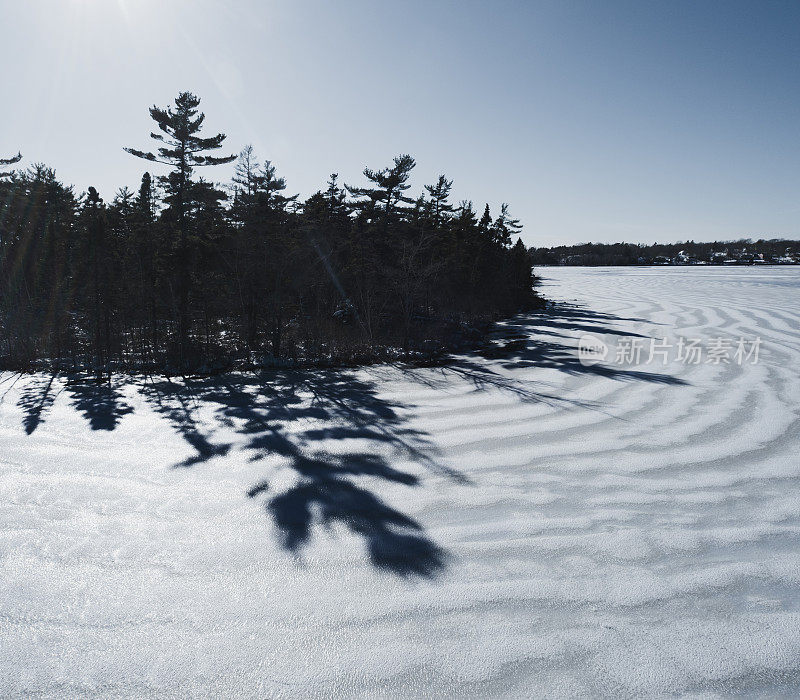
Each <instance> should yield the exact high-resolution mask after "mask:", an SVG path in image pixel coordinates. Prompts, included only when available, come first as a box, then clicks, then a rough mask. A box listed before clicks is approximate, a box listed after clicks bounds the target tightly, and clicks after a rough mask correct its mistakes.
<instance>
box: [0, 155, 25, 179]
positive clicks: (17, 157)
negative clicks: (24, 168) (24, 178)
mask: <svg viewBox="0 0 800 700" xmlns="http://www.w3.org/2000/svg"><path fill="white" fill-rule="evenodd" d="M21 160H22V154H21V153H17V155H15V156H12V157H11V158H0V167H2V166H6V165H14V163H19V162H20V161H21ZM13 173H14V171H13V170H12V171H10V172H5V173H3V172H0V177H10V176H11V175H12V174H13Z"/></svg>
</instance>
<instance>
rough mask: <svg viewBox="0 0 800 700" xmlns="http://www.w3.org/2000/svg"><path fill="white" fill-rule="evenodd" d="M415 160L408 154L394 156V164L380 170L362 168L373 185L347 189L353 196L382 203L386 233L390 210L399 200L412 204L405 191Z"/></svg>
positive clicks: (392, 209) (391, 210) (412, 201)
mask: <svg viewBox="0 0 800 700" xmlns="http://www.w3.org/2000/svg"><path fill="white" fill-rule="evenodd" d="M416 164H417V163H416V161H415V160H414V159H413V158H412V157H411V156H410V155H408V154H402V155H399V156H396V157H395V159H394V165H393V166H392V167H390V168H383V169H382V170H372V169H371V168H364V177H366V178H367V180H369V181H370V182H372V183H374V184H375V185H376V186H375V187H350V186H349V185H348V186H347V189H348V190H349V191H350V193H351V194H352V195H353V196H355V197H366V198H367V200H365V201H366V202H372V203H373V204H375V203H377V202H382V203H383V213H384V216H383V230H384V233H386V231H387V229H388V227H389V220H390V218H391V215H392V212H393V211H394V209H395V208H396V207H397V206H398V205H399V203H400V202H405V203H407V204H413V203H414V200H413V199H410V198H409V197H405V196H404V195H403V192H405V191H406V190H407V189H408V188H409V187H411V185H409V184H408V178H409V176H410V175H411V171H412V170H413V169H414V166H415V165H416Z"/></svg>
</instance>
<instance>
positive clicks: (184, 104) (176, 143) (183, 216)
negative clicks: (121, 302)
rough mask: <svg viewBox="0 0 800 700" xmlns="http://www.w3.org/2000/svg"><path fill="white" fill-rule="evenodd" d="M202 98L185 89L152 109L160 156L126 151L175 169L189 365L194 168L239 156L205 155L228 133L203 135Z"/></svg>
mask: <svg viewBox="0 0 800 700" xmlns="http://www.w3.org/2000/svg"><path fill="white" fill-rule="evenodd" d="M199 105H200V98H199V97H196V96H195V95H193V94H192V93H190V92H181V93H180V94H179V95H178V97H177V98H176V99H175V107H174V109H173V107H171V106H169V107H166V108H164V109H162V108H160V107H156V106H155V105H154V106H153V107H151V108H150V116H151V117H152V119H153V121H155V122H156V124H157V125H158V128H159V129H160V130H161V131H162V132H163V133H162V134H157V133H151V134H150V136H151V137H152V138H153V139H154V140H156V141H159V142H161V143H164V144H166V145H165V146H161V147H159V148H158V155H157V156H156V155H155V154H153V153H151V152H146V151H140V150H138V149H136V148H126V149H125V150H126V151H127V152H128V153H130V154H131V155H134V156H136V157H137V158H143V159H144V160H149V161H153V162H156V163H163V164H164V165H169V166H170V167H171V168H172V172H171V173H170V175H168V176H166V177H164V178H162V182H163V183H164V184H165V185H166V188H167V191H168V193H169V201H170V204H172V205H173V206H174V207H175V210H176V214H177V216H176V218H177V224H178V231H179V234H180V242H179V247H178V261H177V262H178V269H179V283H178V289H179V314H178V341H179V352H180V361H181V364H185V363H186V361H187V359H188V357H187V351H188V344H189V330H190V329H189V323H190V319H189V292H190V284H191V273H190V259H189V223H188V221H187V209H188V204H189V197H190V186H191V182H192V180H191V177H192V171H193V169H194V168H195V167H204V166H209V165H222V164H224V163H230V162H231V161H233V160H235V159H236V156H235V155H230V156H223V157H221V158H220V157H215V156H210V155H205V154H206V152H207V151H213V150H216V149H218V148H221V147H222V143H223V141H224V140H225V134H223V133H220V134H217V135H216V136H211V137H206V138H203V137H200V136H199V135H198V134H199V132H200V129H201V128H202V126H203V121H204V120H205V114H203V113H202V112H200V113H198V109H197V108H198V106H199Z"/></svg>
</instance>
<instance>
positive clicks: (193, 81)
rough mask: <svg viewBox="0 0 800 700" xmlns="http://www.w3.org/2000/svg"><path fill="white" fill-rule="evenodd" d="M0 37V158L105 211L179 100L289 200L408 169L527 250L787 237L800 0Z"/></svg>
mask: <svg viewBox="0 0 800 700" xmlns="http://www.w3.org/2000/svg"><path fill="white" fill-rule="evenodd" d="M0 24H2V26H3V27H4V28H5V29H4V31H3V36H2V40H0V56H2V61H3V65H4V66H5V67H6V70H5V71H4V75H3V80H2V85H3V93H4V106H3V109H2V110H0V153H4V154H10V153H12V152H16V151H17V150H18V149H20V150H22V152H23V155H24V158H25V163H28V164H29V163H31V162H34V161H43V162H46V163H47V164H49V165H51V166H53V167H55V168H56V170H57V172H58V174H59V176H60V177H61V178H62V179H63V180H65V181H67V182H70V183H74V184H75V185H76V186H77V187H78V189H79V190H82V189H85V188H86V187H88V186H89V185H94V186H96V187H97V188H98V189H99V190H100V192H101V194H102V195H103V196H105V197H106V198H107V199H110V198H111V197H112V196H113V191H114V190H115V189H116V188H117V187H119V186H121V185H126V184H127V185H128V186H130V187H136V186H137V185H138V182H139V179H140V177H141V173H142V172H143V165H144V164H143V163H142V162H141V161H137V160H136V159H134V158H133V157H131V156H129V155H127V154H126V153H124V152H123V150H122V147H123V146H135V147H140V148H141V147H149V143H150V140H149V138H148V134H149V132H150V130H151V125H152V122H151V121H150V119H149V116H148V114H147V108H148V107H149V106H150V105H151V104H154V103H155V104H158V105H166V104H167V103H168V102H170V101H171V100H172V99H173V98H174V96H175V95H176V94H177V92H178V91H179V90H191V91H192V92H195V93H196V94H198V95H199V96H200V97H201V98H202V99H203V104H202V108H203V110H204V111H205V112H206V117H207V118H206V123H207V125H208V128H209V131H211V130H213V131H218V130H221V131H224V132H225V133H227V134H228V141H227V143H228V144H229V145H230V149H229V150H230V152H237V151H238V150H240V149H241V147H242V146H243V145H245V144H247V143H252V144H253V145H254V147H255V148H256V150H257V152H258V153H259V154H260V155H261V157H262V158H264V157H266V158H269V159H271V160H272V161H273V162H274V163H275V164H276V165H277V168H278V172H279V173H280V174H282V175H284V176H285V177H286V179H287V182H288V185H289V189H290V190H291V191H292V192H299V193H301V195H303V196H306V195H309V194H311V193H313V192H314V191H315V190H317V189H319V188H321V187H323V186H324V182H325V180H326V178H327V176H328V174H329V173H331V172H338V173H340V175H341V177H342V179H343V180H344V181H345V182H347V183H351V184H359V183H361V182H362V179H361V176H360V173H361V171H362V170H363V168H364V166H365V165H369V166H370V167H373V168H375V167H381V166H383V165H385V164H388V163H390V161H391V158H392V157H393V156H394V155H396V154H398V153H401V152H408V153H411V154H412V155H414V156H415V158H416V159H417V162H418V167H417V170H416V172H415V176H414V185H415V186H416V188H417V189H421V188H422V185H423V184H426V183H430V182H433V181H434V180H435V178H436V176H437V175H438V174H439V173H442V172H443V173H445V174H447V175H448V176H449V177H451V178H453V179H454V180H455V186H454V194H455V198H456V199H462V198H463V199H472V200H473V201H474V202H475V204H476V208H478V209H480V208H482V207H483V203H484V202H487V201H488V202H489V204H490V205H491V207H492V208H493V210H495V211H496V210H497V209H498V208H499V204H500V203H501V202H502V201H507V202H509V203H510V205H511V210H512V213H514V214H515V215H516V216H518V217H519V218H521V219H522V222H523V224H524V225H525V233H524V236H523V238H524V240H525V242H526V243H527V244H529V245H557V244H561V243H576V242H581V241H588V240H593V241H616V240H625V241H631V242H635V241H640V242H653V241H656V240H658V241H675V240H685V239H694V240H714V239H723V238H732V237H739V236H755V237H758V236H768V237H770V236H778V235H782V236H788V237H792V238H799V237H800V80H798V78H800V2H783V3H781V2H765V1H763V0H752V2H736V1H734V0H730V1H725V2H712V1H710V0H699V1H696V2H678V1H670V2H666V1H665V2H660V3H656V2H647V1H645V0H631V1H630V2H613V1H610V0H609V1H606V2H599V1H598V2H577V1H568V0H561V1H559V2H534V1H531V2H506V1H503V0H493V1H491V2H489V1H488V0H487V1H486V2H470V1H469V0H466V1H464V0H462V1H459V2H445V1H437V0H428V1H427V2H417V1H415V0H409V1H407V2H403V3H400V2H382V1H375V0H372V1H369V0H339V1H338V2H331V1H330V0H313V1H312V0H292V1H290V0H25V1H24V2H21V1H20V0H0ZM9 29H10V30H11V31H9ZM153 171H154V172H159V171H158V169H157V167H154V168H153ZM207 174H212V173H207ZM229 174H230V168H225V167H223V168H219V169H216V170H214V171H213V176H214V177H215V179H218V180H225V179H227V178H228V177H229Z"/></svg>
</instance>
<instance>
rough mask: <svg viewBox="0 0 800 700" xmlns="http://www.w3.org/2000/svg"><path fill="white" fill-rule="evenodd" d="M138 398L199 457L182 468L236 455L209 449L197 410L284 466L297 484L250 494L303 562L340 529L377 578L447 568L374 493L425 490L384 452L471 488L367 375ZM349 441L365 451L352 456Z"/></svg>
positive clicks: (257, 379) (309, 375)
mask: <svg viewBox="0 0 800 700" xmlns="http://www.w3.org/2000/svg"><path fill="white" fill-rule="evenodd" d="M141 391H142V393H143V394H144V396H145V397H146V398H148V399H149V400H150V401H151V402H152V405H153V406H154V407H155V409H156V410H157V411H159V412H160V413H161V414H162V415H164V416H165V417H166V418H167V420H168V421H169V422H170V423H171V425H172V426H173V428H174V429H175V430H177V432H178V433H179V434H180V435H182V437H183V438H184V439H185V440H186V441H187V442H188V443H189V444H190V445H192V447H193V448H195V450H196V451H197V454H196V455H195V456H193V457H191V458H190V459H188V460H186V461H185V462H182V463H181V464H180V465H176V466H184V467H186V466H195V465H197V464H200V463H201V462H203V461H206V460H207V459H210V458H211V457H214V456H218V455H221V454H225V453H227V450H228V449H229V447H230V445H229V444H225V445H218V444H214V443H212V433H211V432H208V433H205V434H204V433H202V432H201V430H200V429H199V427H198V423H199V421H198V418H197V416H196V412H197V406H199V405H202V406H204V408H205V409H206V410H209V411H211V412H212V413H213V415H214V416H215V419H216V420H217V422H218V424H219V425H220V426H225V427H227V428H229V429H230V428H232V429H233V430H234V431H235V432H237V433H239V434H241V435H243V436H245V437H246V442H245V444H244V448H243V449H244V450H245V451H246V452H249V453H250V460H251V461H252V462H254V463H258V462H260V461H261V460H262V459H265V458H267V457H269V456H275V455H277V456H279V457H281V458H283V459H282V463H283V464H285V465H286V466H287V467H289V468H290V469H291V470H292V472H293V483H292V485H291V486H289V487H288V488H285V489H283V490H281V491H280V492H276V493H272V490H271V486H270V482H269V480H267V479H265V480H262V481H260V482H258V483H256V484H255V485H254V486H253V487H251V488H250V489H249V491H248V492H247V495H248V497H249V498H253V499H259V498H263V499H264V509H265V512H266V513H267V514H268V515H269V516H270V518H271V520H272V522H273V524H274V525H275V527H276V528H277V531H278V540H279V543H280V545H281V547H282V548H283V549H284V550H286V551H287V552H289V553H291V554H292V555H294V556H297V557H300V556H301V555H302V553H303V550H304V548H305V547H307V546H308V545H309V543H310V542H311V540H312V538H313V535H314V532H315V531H316V530H317V529H321V530H330V529H331V528H332V527H333V526H335V525H337V524H338V525H343V526H345V527H346V528H347V529H348V530H350V532H352V533H353V534H355V535H358V536H359V537H361V538H362V539H363V541H364V543H365V547H366V551H367V554H368V557H369V560H370V562H371V563H372V565H373V566H374V567H375V568H376V569H379V570H383V571H386V572H389V573H392V574H395V575H398V576H403V577H410V576H415V577H427V578H432V577H435V576H437V575H438V574H439V573H441V572H442V571H443V570H444V569H445V568H446V565H447V560H448V555H447V553H446V552H445V550H444V549H443V548H442V547H440V546H439V545H438V544H436V543H435V542H434V541H433V540H432V539H431V538H430V537H429V536H428V535H427V533H426V532H425V530H424V528H423V527H422V525H421V524H420V523H419V522H417V521H416V520H414V519H413V518H411V517H410V516H409V515H408V514H406V513H403V512H402V511H400V510H398V509H397V508H395V507H393V506H391V505H389V504H388V503H386V502H385V501H383V500H382V499H381V498H379V496H378V495H377V493H376V490H375V488H374V486H376V485H379V483H380V482H389V483H394V484H399V485H402V486H408V487H418V486H419V485H420V478H419V477H418V476H417V475H415V474H411V473H408V472H405V471H401V470H399V469H397V468H396V467H394V466H393V465H392V464H390V462H389V459H388V457H387V455H386V450H387V449H388V450H389V451H390V452H393V453H394V454H402V455H405V456H406V457H407V458H409V459H410V460H412V461H413V462H415V463H417V464H419V465H421V466H422V467H424V468H426V469H428V470H431V471H433V472H435V473H437V474H439V475H443V476H445V477H447V478H449V479H452V480H454V481H457V482H458V483H462V484H463V483H469V482H468V480H467V479H466V478H465V477H464V476H463V475H461V474H460V473H459V472H457V471H455V470H452V469H449V468H447V467H444V466H443V465H439V464H438V463H437V462H436V460H434V459H433V458H432V457H431V456H430V454H429V453H430V451H431V445H430V443H429V441H428V440H427V438H426V436H425V435H424V434H423V433H421V432H420V431H417V430H413V429H411V428H409V427H408V426H406V425H405V424H404V423H405V421H404V419H403V418H402V417H401V411H402V409H403V408H404V406H402V405H400V404H398V403H396V402H390V401H388V400H386V399H383V398H381V397H380V396H379V395H378V392H377V388H376V386H375V385H374V384H373V383H372V382H370V381H368V380H367V379H366V378H364V377H363V376H357V375H356V374H355V373H354V372H351V371H337V370H306V371H302V372H299V371H298V372H279V371H273V372H263V373H260V374H229V375H220V376H217V377H211V378H206V379H199V380H187V381H185V382H181V383H176V382H169V381H158V382H155V381H151V382H148V383H145V384H143V385H142V387H141ZM298 426H301V429H299V430H298V429H297V428H298ZM302 426H307V427H304V428H303V427H302ZM212 432H213V431H212ZM352 441H355V442H357V444H358V447H359V449H349V446H350V443H351V442H352ZM323 446H328V447H331V448H332V449H329V450H325V449H323ZM379 446H382V447H383V449H378V448H379ZM371 486H373V488H370V487H371Z"/></svg>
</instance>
